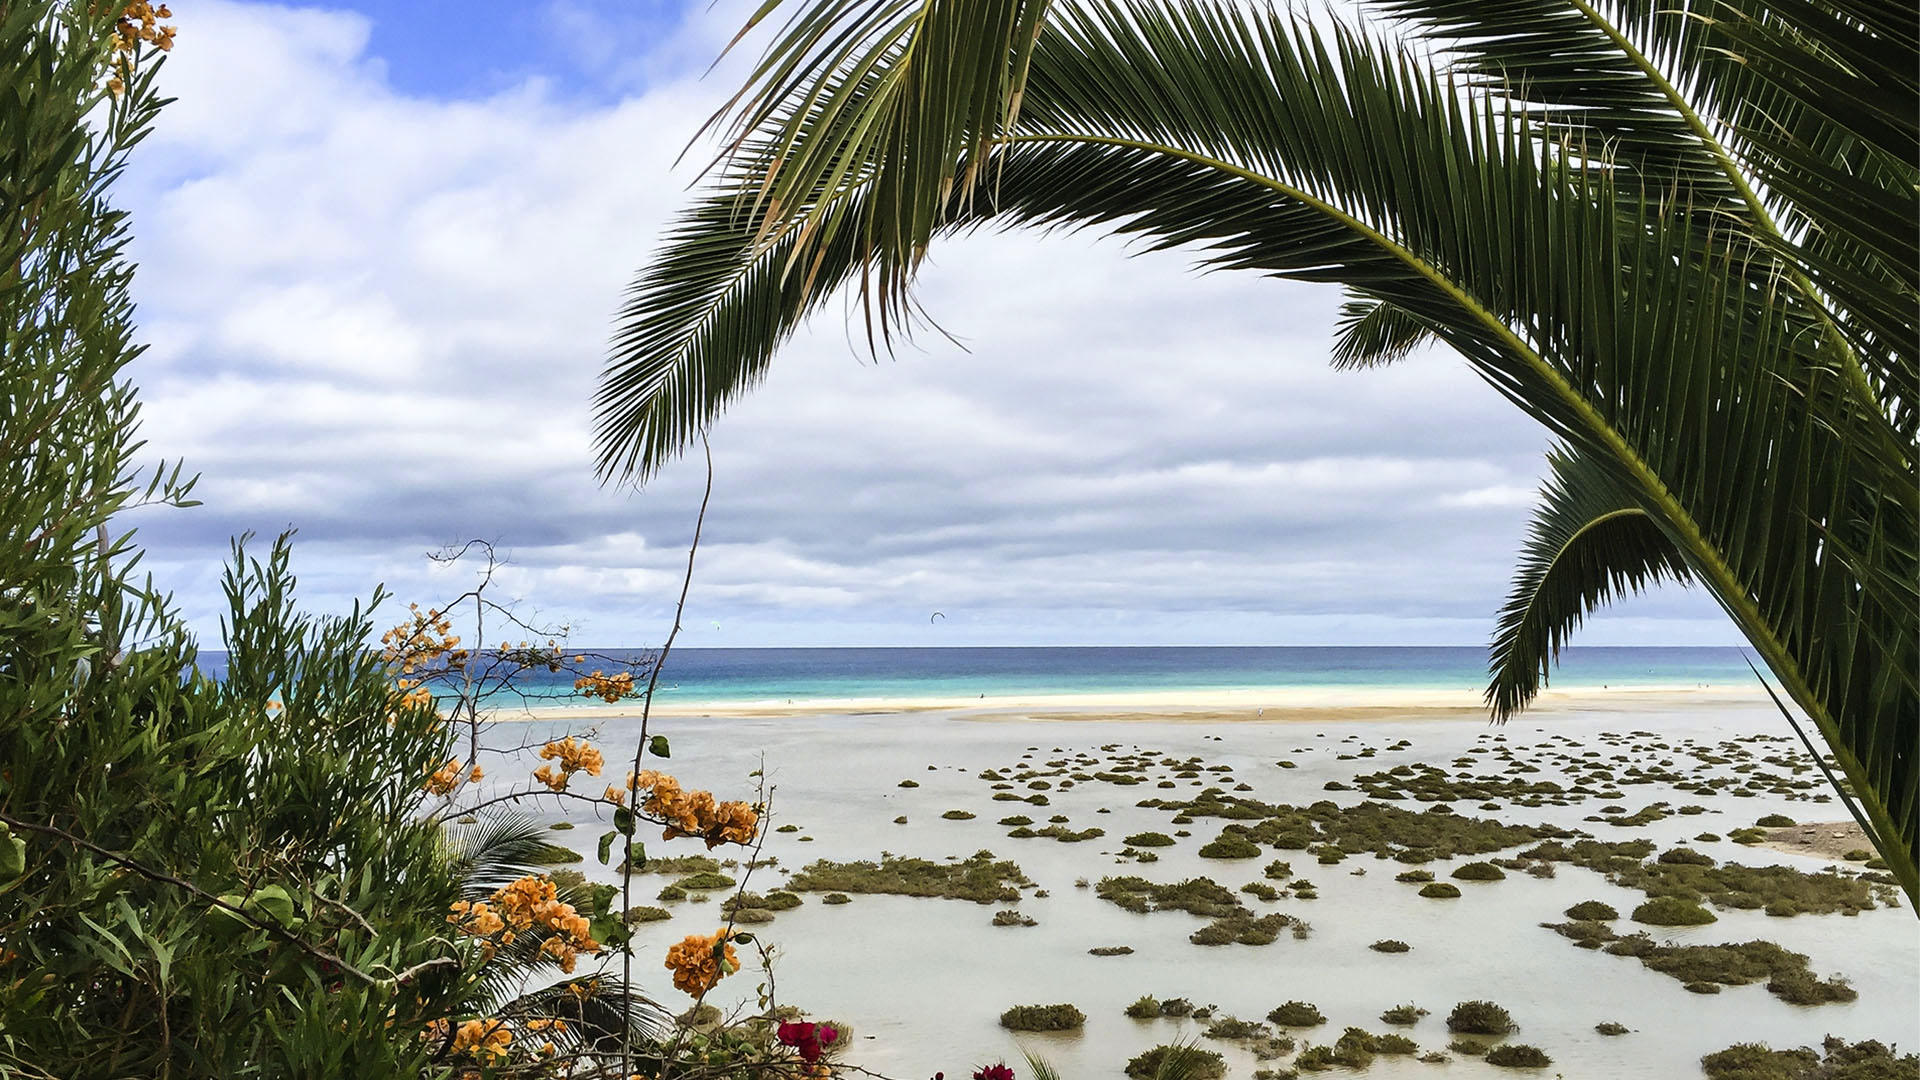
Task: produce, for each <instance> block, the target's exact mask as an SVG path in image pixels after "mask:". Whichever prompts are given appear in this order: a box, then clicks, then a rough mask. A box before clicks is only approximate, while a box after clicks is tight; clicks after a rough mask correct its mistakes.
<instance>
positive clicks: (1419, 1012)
mask: <svg viewBox="0 0 1920 1080" xmlns="http://www.w3.org/2000/svg"><path fill="white" fill-rule="evenodd" d="M1425 1015H1427V1010H1425V1009H1423V1008H1421V1007H1420V1006H1418V1005H1415V1004H1413V1003H1412V1002H1408V1003H1407V1004H1405V1005H1395V1006H1394V1007H1393V1008H1391V1009H1388V1010H1387V1011H1386V1012H1383V1013H1381V1014H1380V1022H1381V1023H1383V1024H1395V1025H1398V1026H1400V1027H1411V1026H1413V1025H1414V1024H1417V1023H1419V1022H1420V1018H1421V1017H1423V1016H1425Z"/></svg>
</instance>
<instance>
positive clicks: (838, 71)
mask: <svg viewBox="0 0 1920 1080" xmlns="http://www.w3.org/2000/svg"><path fill="white" fill-rule="evenodd" d="M778 3H779V0H768V2H767V3H766V4H765V5H764V6H763V7H762V8H761V9H760V11H759V12H758V13H756V15H755V16H754V20H753V22H758V21H759V20H760V19H762V18H764V17H765V16H766V15H767V14H768V13H770V12H771V11H772V10H773V9H774V8H775V7H776V6H777V5H778ZM1047 6H1048V3H1047V0H819V2H816V3H814V4H811V5H809V6H807V7H805V8H802V9H801V10H800V11H798V12H797V13H796V14H795V15H794V17H793V18H792V19H790V20H789V21H788V23H787V25H786V27H785V28H784V30H783V31H782V32H781V34H780V35H779V36H778V37H777V38H776V39H775V41H774V42H773V43H772V45H770V46H769V47H768V49H767V51H766V53H765V55H764V56H763V57H762V58H761V60H760V63H759V65H758V66H757V67H756V68H755V69H754V71H753V73H752V74H751V75H750V76H749V77H748V79H747V82H746V85H745V86H744V87H743V88H742V90H741V92H740V94H739V95H737V96H736V97H735V99H734V100H733V102H731V103H730V104H729V107H728V108H727V109H726V110H723V113H722V114H721V116H719V117H716V120H729V121H730V124H731V126H730V134H731V146H732V147H733V149H732V152H731V153H730V155H729V156H728V158H727V160H728V162H729V163H730V164H734V165H738V164H739V163H740V162H741V161H742V160H745V161H746V162H747V163H748V164H749V165H750V166H751V167H752V168H753V169H754V171H756V172H757V173H759V174H760V175H761V176H762V178H763V182H762V184H761V185H760V186H759V187H758V188H757V189H756V190H754V191H752V192H742V193H741V195H742V199H741V201H742V209H744V210H747V211H748V215H749V216H750V217H753V218H755V219H757V220H759V222H760V232H759V235H760V236H761V237H763V238H766V239H768V240H771V239H773V238H778V237H784V236H786V235H787V234H789V233H794V234H797V236H796V240H797V245H796V249H795V251H794V252H793V253H792V255H791V256H790V268H791V265H797V264H804V263H805V262H806V261H807V260H808V259H810V258H811V257H812V253H813V252H815V251H817V250H819V249H821V248H822V247H824V246H827V245H830V244H833V243H835V242H836V240H838V239H839V237H840V234H841V233H842V232H843V231H846V232H852V233H855V234H857V236H858V241H859V243H860V245H861V247H862V248H863V249H865V250H866V251H867V252H868V253H870V254H871V255H872V256H873V257H872V259H871V260H870V261H869V262H867V263H866V264H865V266H864V269H866V270H868V271H870V272H871V275H872V281H871V283H870V287H869V288H868V289H867V292H866V295H867V296H868V297H869V298H870V299H871V300H873V301H874V302H875V304H876V306H877V314H878V317H879V323H880V326H881V329H882V332H883V333H884V332H885V331H886V329H887V328H888V327H889V326H890V325H892V324H893V322H894V321H895V320H897V319H898V318H899V317H900V316H901V314H902V313H903V311H902V308H903V306H904V303H905V299H906V291H907V284H908V282H909V281H910V279H911V277H912V274H913V271H914V269H915V267H917V266H918V264H919V261H920V259H921V257H922V256H923V255H924V254H925V252H926V249H927V244H928V243H929V242H930V241H931V240H932V238H933V234H934V232H935V230H936V229H938V228H939V226H940V225H941V224H942V222H941V217H940V215H941V211H942V210H943V209H944V208H945V207H946V206H947V205H948V204H949V203H950V202H951V201H953V200H954V199H956V198H957V199H958V200H959V201H960V202H961V203H963V204H964V203H965V202H966V201H967V200H968V199H970V198H971V197H972V195H973V194H974V193H975V192H976V191H977V190H978V189H979V186H980V184H981V183H982V181H983V179H984V178H985V177H984V166H985V165H986V164H987V160H988V156H989V150H990V148H991V147H992V145H993V142H994V140H995V139H997V138H998V137H999V136H1000V135H1001V133H1002V132H1004V131H1005V130H1006V129H1007V128H1009V127H1010V126H1011V125H1012V124H1013V122H1014V120H1015V118H1016V117H1017V116H1018V115H1019V113H1020V107H1021V99H1022V96H1023V93H1024V90H1025V85H1026V78H1027V70H1028V65H1029V63H1030V61H1031V58H1032V55H1033V48H1034V43H1035V40H1036V39H1037V38H1038V37H1039V35H1040V29H1041V25H1042V20H1043V19H1044V17H1045V15H1046V12H1047ZM751 25H752V23H750V24H749V26H751ZM743 32H744V31H743ZM874 74H879V75H880V76H881V77H879V78H869V76H870V75H874ZM862 193H865V195H866V197H860V196H861V194H862Z"/></svg>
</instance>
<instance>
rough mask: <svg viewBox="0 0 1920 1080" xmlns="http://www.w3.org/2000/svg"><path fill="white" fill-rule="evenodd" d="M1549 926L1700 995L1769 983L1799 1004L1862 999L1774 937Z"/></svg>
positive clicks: (1598, 925) (1775, 991)
mask: <svg viewBox="0 0 1920 1080" xmlns="http://www.w3.org/2000/svg"><path fill="white" fill-rule="evenodd" d="M1541 925H1543V926H1545V927H1546V928H1547V929H1549V930H1552V931H1554V932H1556V933H1559V934H1561V935H1563V936H1565V937H1568V938H1572V939H1574V940H1575V942H1576V943H1580V944H1585V945H1587V947H1589V948H1593V947H1596V946H1597V945H1601V944H1604V946H1605V951H1606V952H1607V953H1608V954H1610V955H1613V956H1631V957H1634V958H1635V959H1638V960H1639V961H1640V962H1641V963H1642V964H1644V965H1646V966H1647V967H1649V968H1651V969H1653V970H1654V971H1657V972H1659V973H1661V974H1662V975H1666V976H1668V977H1670V978H1673V979H1678V980H1679V981H1680V982H1681V983H1682V984H1683V985H1685V986H1686V988H1687V989H1689V990H1692V991H1693V992H1695V993H1702V994H1717V993H1719V992H1720V987H1722V986H1745V985H1747V984H1748V983H1756V982H1761V981H1765V982H1766V984H1767V991H1768V992H1769V993H1771V994H1773V995H1774V996H1775V997H1778V998H1780V999H1782V1000H1783V1001H1788V1002H1791V1003H1793V1004H1795V1005H1823V1004H1826V1003H1828V1002H1846V1001H1852V1000H1854V999H1855V998H1857V997H1859V993H1858V992H1857V991H1855V990H1854V989H1853V988H1852V987H1851V986H1848V985H1847V982H1846V980H1845V979H1841V978H1837V977H1836V978H1831V979H1821V978H1819V977H1818V976H1816V975H1814V973H1813V972H1812V970H1811V969H1810V968H1808V966H1807V956H1806V954H1805V953H1797V952H1794V951H1792V950H1790V949H1787V948H1783V947H1782V946H1780V945H1777V944H1775V943H1773V942H1771V941H1741V942H1728V943H1725V944H1720V945H1675V944H1672V943H1668V944H1665V945H1662V944H1660V943H1658V942H1656V941H1654V940H1653V938H1652V937H1650V936H1648V935H1647V934H1646V933H1644V932H1642V933H1635V934H1628V935H1625V936H1622V935H1619V934H1615V933H1614V932H1613V931H1612V930H1610V929H1608V928H1607V927H1606V926H1605V925H1603V924H1601V923H1597V922H1575V923H1557V924H1556V923H1542V924H1541Z"/></svg>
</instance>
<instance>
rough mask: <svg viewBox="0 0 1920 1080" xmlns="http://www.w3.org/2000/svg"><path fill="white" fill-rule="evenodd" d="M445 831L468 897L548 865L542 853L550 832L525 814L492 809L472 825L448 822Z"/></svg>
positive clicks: (451, 858) (450, 856)
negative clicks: (449, 823)
mask: <svg viewBox="0 0 1920 1080" xmlns="http://www.w3.org/2000/svg"><path fill="white" fill-rule="evenodd" d="M445 830H446V842H447V848H448V851H447V857H448V860H449V862H450V863H451V867H452V871H453V873H454V875H455V876H456V877H457V878H458V879H459V880H460V881H461V883H462V884H461V892H462V894H463V895H464V896H466V897H467V898H469V899H477V898H479V897H483V896H487V895H489V894H491V893H492V892H494V891H495V890H496V889H499V888H500V887H501V886H503V885H506V884H508V883H509V882H512V881H514V880H516V879H518V878H523V877H527V876H528V875H531V874H538V873H540V872H541V871H542V870H543V869H545V867H546V863H545V860H544V858H543V853H544V852H545V851H546V849H547V848H548V846H549V845H548V843H547V837H548V835H549V833H548V832H547V829H546V827H545V826H543V825H541V824H540V823H539V822H538V821H535V820H534V819H533V818H531V817H528V816H527V815H525V814H522V813H518V812H513V811H490V812H488V813H485V814H482V815H480V816H479V818H478V820H476V821H475V822H474V823H473V824H471V825H448V826H445Z"/></svg>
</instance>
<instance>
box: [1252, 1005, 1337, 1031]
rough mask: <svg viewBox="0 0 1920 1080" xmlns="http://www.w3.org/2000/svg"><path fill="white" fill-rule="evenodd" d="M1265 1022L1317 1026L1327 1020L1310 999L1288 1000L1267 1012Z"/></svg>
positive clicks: (1282, 1025)
mask: <svg viewBox="0 0 1920 1080" xmlns="http://www.w3.org/2000/svg"><path fill="white" fill-rule="evenodd" d="M1267 1022H1268V1023H1271V1024H1277V1025H1279V1026H1280V1027H1319V1026H1320V1025H1321V1024H1324V1023H1326V1022H1327V1018H1326V1015H1325V1014H1323V1013H1322V1012H1321V1011H1320V1008H1319V1006H1317V1005H1315V1004H1313V1003H1312V1002H1310V1001H1289V1002H1286V1003H1284V1004H1281V1005H1276V1006H1274V1008H1273V1011H1272V1012H1269V1013H1267Z"/></svg>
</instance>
